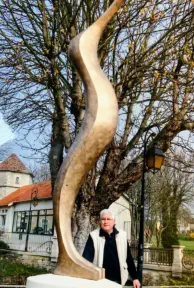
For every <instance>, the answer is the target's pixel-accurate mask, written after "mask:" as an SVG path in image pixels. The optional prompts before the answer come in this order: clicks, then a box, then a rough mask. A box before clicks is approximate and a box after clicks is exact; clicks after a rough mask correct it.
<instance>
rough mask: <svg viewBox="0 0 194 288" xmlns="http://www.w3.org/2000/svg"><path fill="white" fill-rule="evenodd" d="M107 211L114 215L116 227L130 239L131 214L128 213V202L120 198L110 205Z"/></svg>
mask: <svg viewBox="0 0 194 288" xmlns="http://www.w3.org/2000/svg"><path fill="white" fill-rule="evenodd" d="M109 209H110V210H111V211H112V212H113V214H114V215H115V220H116V227H117V228H118V229H122V230H125V231H126V232H127V237H128V239H129V240H130V239H131V214H130V211H129V202H128V201H127V200H126V199H125V198H124V197H123V196H121V197H120V198H119V199H118V200H117V201H115V202H114V203H112V204H111V205H110V207H109Z"/></svg>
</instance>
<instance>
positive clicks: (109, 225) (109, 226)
mask: <svg viewBox="0 0 194 288" xmlns="http://www.w3.org/2000/svg"><path fill="white" fill-rule="evenodd" d="M114 225H115V220H113V218H112V216H111V215H110V214H103V216H102V218H101V219H100V227H101V228H102V230H104V232H106V233H109V234H110V233H112V231H113V227H114Z"/></svg>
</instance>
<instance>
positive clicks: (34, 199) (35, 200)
mask: <svg viewBox="0 0 194 288" xmlns="http://www.w3.org/2000/svg"><path fill="white" fill-rule="evenodd" d="M37 195H38V189H37V188H33V189H32V192H31V198H30V209H29V218H28V226H27V234H26V243H25V251H28V239H29V233H30V227H31V222H32V215H31V213H32V212H31V208H32V204H33V206H34V207H35V206H36V205H38V197H37Z"/></svg>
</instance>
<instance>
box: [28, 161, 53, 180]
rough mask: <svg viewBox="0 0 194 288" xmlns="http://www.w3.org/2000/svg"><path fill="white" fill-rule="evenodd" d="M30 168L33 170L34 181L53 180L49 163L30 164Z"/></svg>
mask: <svg viewBox="0 0 194 288" xmlns="http://www.w3.org/2000/svg"><path fill="white" fill-rule="evenodd" d="M29 169H30V171H31V172H32V174H33V176H34V178H33V182H34V183H39V182H43V181H48V180H51V175H50V169H49V164H37V163H36V164H34V165H29Z"/></svg>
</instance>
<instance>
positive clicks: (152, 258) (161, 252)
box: [131, 247, 173, 266]
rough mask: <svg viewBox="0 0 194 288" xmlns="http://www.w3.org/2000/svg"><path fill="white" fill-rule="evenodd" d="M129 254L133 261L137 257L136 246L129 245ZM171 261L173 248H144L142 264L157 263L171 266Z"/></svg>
mask: <svg viewBox="0 0 194 288" xmlns="http://www.w3.org/2000/svg"><path fill="white" fill-rule="evenodd" d="M131 254H132V256H133V258H134V260H135V261H137V257H138V248H137V247H131ZM172 262H173V250H172V249H163V248H144V264H157V265H164V266H171V265H172Z"/></svg>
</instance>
